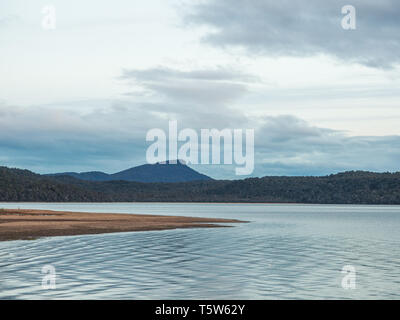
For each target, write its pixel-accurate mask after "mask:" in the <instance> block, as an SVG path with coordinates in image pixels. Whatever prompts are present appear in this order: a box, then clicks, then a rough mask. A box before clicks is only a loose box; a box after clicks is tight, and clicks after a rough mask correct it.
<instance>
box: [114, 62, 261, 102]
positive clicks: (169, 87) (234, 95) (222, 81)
mask: <svg viewBox="0 0 400 320" xmlns="http://www.w3.org/2000/svg"><path fill="white" fill-rule="evenodd" d="M121 78H122V79H124V80H134V81H135V82H136V83H137V84H139V85H141V86H142V87H144V88H145V89H147V90H149V91H151V92H153V93H155V94H158V95H162V96H163V97H164V98H166V99H168V100H169V101H172V102H173V103H175V104H177V103H178V104H179V103H186V104H188V103H189V104H191V105H200V106H202V107H205V108H207V107H210V106H212V107H215V106H216V105H227V104H229V103H232V102H234V101H235V100H237V99H238V98H240V97H241V96H243V95H244V94H245V93H246V92H247V91H248V84H249V83H251V82H255V81H258V80H257V78H255V77H254V76H251V75H248V74H245V73H242V72H240V71H236V70H234V69H231V68H227V67H218V68H215V69H199V70H190V71H181V70H176V69H171V68H166V67H158V68H152V69H145V70H124V72H123V75H122V77H121Z"/></svg>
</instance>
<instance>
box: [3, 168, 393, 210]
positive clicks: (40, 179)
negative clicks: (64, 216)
mask: <svg viewBox="0 0 400 320" xmlns="http://www.w3.org/2000/svg"><path fill="white" fill-rule="evenodd" d="M0 201H60V202H63V201H80V202H90V201H94V202H100V201H104V202H109V201H149V202H151V201H172V202H174V201H182V202H185V201H188V202H193V201H195V202H285V203H326V204H328V203H338V204H351V203H353V204H400V173H371V172H362V171H357V172H345V173H340V174H335V175H330V176H324V177H264V178H249V179H244V180H233V181H231V180H209V181H195V182H179V183H141V182H128V181H106V182H94V181H84V180H80V179H76V178H73V177H70V176H57V177H49V176H41V175H37V174H34V173H32V172H30V171H27V170H19V169H8V168H5V167H1V168H0Z"/></svg>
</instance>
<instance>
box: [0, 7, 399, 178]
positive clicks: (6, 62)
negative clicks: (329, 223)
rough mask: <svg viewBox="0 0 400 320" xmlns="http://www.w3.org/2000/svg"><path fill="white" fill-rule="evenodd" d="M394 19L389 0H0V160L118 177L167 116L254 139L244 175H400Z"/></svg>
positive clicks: (215, 169) (137, 160)
mask: <svg viewBox="0 0 400 320" xmlns="http://www.w3.org/2000/svg"><path fill="white" fill-rule="evenodd" d="M348 4H350V5H353V6H354V7H355V8H356V17H357V20H356V21H357V24H356V29H355V30H344V29H343V28H342V25H341V20H342V18H343V17H344V15H343V14H342V13H341V9H342V7H343V6H344V5H348ZM46 5H52V6H54V8H55V9H56V28H55V29H54V30H47V29H44V28H43V27H42V19H43V17H44V14H43V13H42V9H43V8H44V7H45V6H46ZM399 17H400V2H399V1H397V0H380V1H373V0H350V1H348V2H347V1H346V2H344V1H337V0H330V1H320V0H281V1H273V0H252V1H235V0H202V1H193V0H170V1H165V0H146V1H136V0H114V1H105V0H85V1H77V0H69V1H61V0H54V1H40V0H30V1H26V0H24V1H23V0H2V1H1V2H0V165H5V166H9V167H19V168H27V169H30V170H33V171H35V172H39V173H49V172H57V171H79V172H81V171H92V170H101V171H104V172H108V173H111V172H116V171H120V170H123V169H126V168H129V167H132V166H135V165H139V164H143V163H145V161H146V159H145V155H146V148H147V147H148V145H149V143H146V141H145V137H146V132H147V131H148V130H150V129H152V128H158V127H159V128H167V126H168V120H178V128H179V129H183V128H193V129H195V130H200V129H201V128H217V129H223V128H232V129H236V128H243V129H246V128H254V129H255V145H256V148H255V155H256V158H255V170H254V173H253V175H254V176H265V175H325V174H330V173H335V172H339V171H345V170H357V169H360V170H373V171H400V168H399V167H400V165H399V159H400V148H399V147H400V135H399V133H400V126H399V124H400V105H399V101H400V99H399V98H400V90H399V88H400V37H399V34H400V33H399V32H400V18H399ZM193 167H194V168H195V169H197V170H199V171H201V172H203V173H206V174H209V175H211V176H213V177H215V178H228V179H232V178H236V177H235V171H234V167H231V166H193Z"/></svg>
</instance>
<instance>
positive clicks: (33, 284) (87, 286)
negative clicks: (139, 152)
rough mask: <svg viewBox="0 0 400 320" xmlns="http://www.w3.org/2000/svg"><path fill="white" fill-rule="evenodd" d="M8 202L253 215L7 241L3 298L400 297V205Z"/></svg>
mask: <svg viewBox="0 0 400 320" xmlns="http://www.w3.org/2000/svg"><path fill="white" fill-rule="evenodd" d="M0 207H2V208H32V209H53V210H69V211H85V212H116V213H141V214H160V215H182V216H198V217H218V218H236V219H241V220H248V221H251V223H247V224H239V225H235V227H233V228H215V229H181V230H179V229H178V230H168V231H146V232H131V233H114V234H105V235H87V236H72V237H54V238H42V239H38V240H33V241H9V242H0V298H1V299H66V298H73V299H338V298H339V299H376V298H379V299H400V207H399V206H350V205H264V204H171V203H141V204H140V203H134V204H132V203H118V204H115V203H112V204H83V203H73V204H65V203H63V204H49V203H24V204H21V203H18V204H12V203H0ZM45 265H52V266H54V268H55V270H56V289H47V290H46V289H43V288H42V277H43V276H44V274H42V267H43V266H45ZM345 265H351V266H353V267H354V268H355V271H356V273H355V286H356V287H355V289H344V288H343V287H342V279H343V277H344V276H345V274H343V273H341V271H342V268H343V267H344V266H345ZM352 279H354V278H352ZM346 283H352V282H351V281H350V282H346Z"/></svg>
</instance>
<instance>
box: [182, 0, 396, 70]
mask: <svg viewBox="0 0 400 320" xmlns="http://www.w3.org/2000/svg"><path fill="white" fill-rule="evenodd" d="M347 4H351V5H353V6H354V7H355V8H356V10H357V29H356V30H344V29H343V28H342V27H341V20H342V18H343V17H344V15H342V13H341V8H342V7H343V6H344V5H347ZM399 17H400V3H399V1H397V0H382V1H375V0H353V1H351V2H350V3H346V2H343V1H341V0H332V1H320V0H290V1H289V0H281V1H275V0H252V1H235V0H208V1H205V2H201V3H200V4H197V5H195V6H193V7H191V8H190V10H189V11H188V12H186V16H185V21H186V22H187V23H188V24H194V25H208V26H211V27H212V28H213V30H214V31H212V32H209V33H208V34H207V35H206V36H205V40H206V41H207V42H209V43H211V44H213V45H215V46H222V47H225V46H241V47H245V48H247V49H248V50H249V51H250V52H252V53H256V54H264V55H269V56H310V55H316V54H328V55H333V56H335V57H338V58H340V59H342V60H343V61H347V62H350V63H354V62H355V63H360V64H364V65H367V66H372V67H383V68H390V67H393V66H394V65H396V64H398V63H399V62H400V56H399V54H398V53H399V51H400V38H399V36H398V34H399V31H400V19H399Z"/></svg>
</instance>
